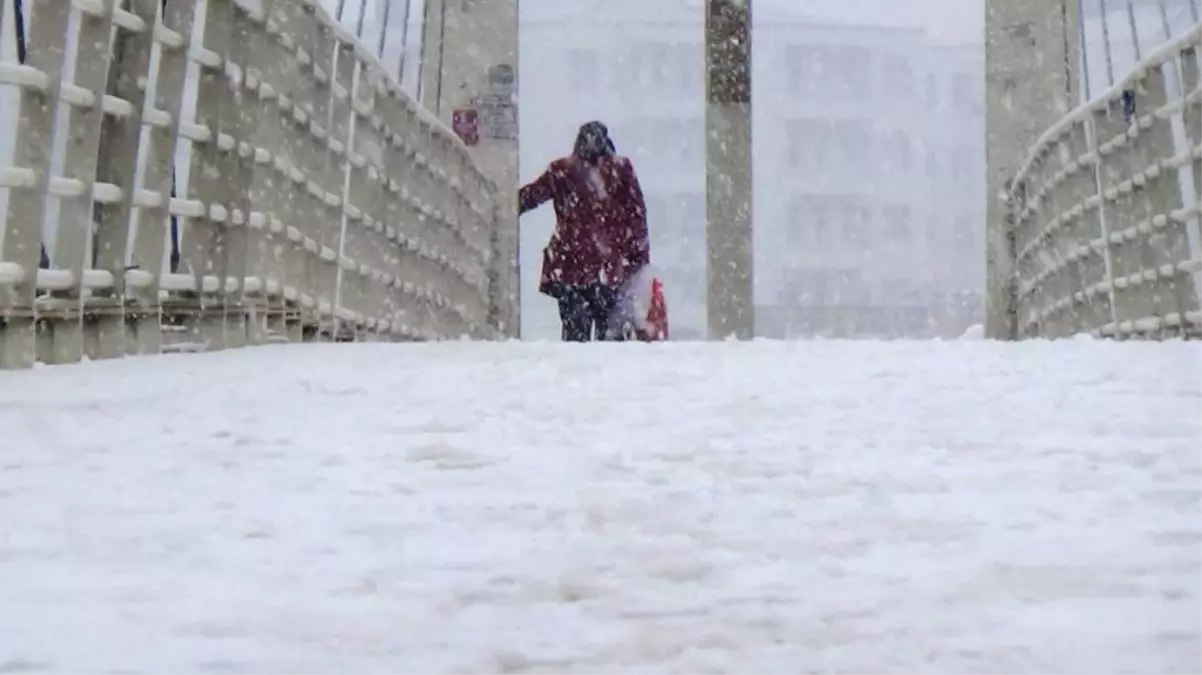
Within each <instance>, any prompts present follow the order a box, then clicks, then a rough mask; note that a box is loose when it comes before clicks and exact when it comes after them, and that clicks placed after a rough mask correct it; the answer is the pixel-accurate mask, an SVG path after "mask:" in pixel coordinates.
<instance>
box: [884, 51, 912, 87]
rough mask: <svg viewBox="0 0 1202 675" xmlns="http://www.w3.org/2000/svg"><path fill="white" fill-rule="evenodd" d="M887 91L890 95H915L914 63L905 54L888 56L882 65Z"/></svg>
mask: <svg viewBox="0 0 1202 675" xmlns="http://www.w3.org/2000/svg"><path fill="white" fill-rule="evenodd" d="M881 79H882V81H883V84H884V86H885V92H886V93H887V94H888V95H890V96H913V95H915V92H914V65H913V64H912V63H911V62H910V59H908V58H906V57H904V56H887V57H885V60H884V63H883V64H882V67H881Z"/></svg>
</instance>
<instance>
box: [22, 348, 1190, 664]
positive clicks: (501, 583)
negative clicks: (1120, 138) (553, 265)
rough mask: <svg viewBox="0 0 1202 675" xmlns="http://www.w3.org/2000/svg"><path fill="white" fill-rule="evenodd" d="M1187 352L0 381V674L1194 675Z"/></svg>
mask: <svg viewBox="0 0 1202 675" xmlns="http://www.w3.org/2000/svg"><path fill="white" fill-rule="evenodd" d="M1200 488H1202V345H1198V344H1182V343H1175V344H1173V343H1170V344H1158V345H1152V344H1111V343H1100V342H1061V343H1024V344H1019V345H1004V344H995V343H989V342H951V343H937V342H929V343H919V342H911V343H906V342H897V343H884V342H881V343H871V342H867V343H853V342H812V343H792V344H786V343H754V344H750V345H746V344H744V345H738V344H675V345H657V346H647V345H612V344H611V345H590V346H581V345H549V344H541V345H540V344H506V345H498V344H469V343H449V344H438V345H402V346H396V345H338V346H332V345H312V346H295V347H287V346H284V347H269V348H257V349H247V350H241V351H237V352H227V353H218V354H204V355H179V356H165V357H156V358H143V359H128V360H123V361H119V362H104V363H91V364H85V365H82V366H70V367H58V368H42V369H39V370H36V371H29V372H18V373H2V372H0V672H23V671H76V672H79V671H88V672H99V671H108V670H123V671H137V672H150V671H155V672H160V671H169V672H180V671H206V672H234V671H238V672H246V671H255V672H263V671H273V672H318V671H325V672H347V673H349V672H369V671H370V672H413V673H416V672H430V671H435V672H449V671H461V672H464V671H466V672H483V671H564V670H567V671H576V672H581V671H588V672H613V671H624V672H669V671H671V672H729V673H734V672H740V673H744V672H807V671H809V672H817V671H825V672H832V671H838V672H855V671H858V672H882V671H887V672H944V673H951V672H1003V671H1004V672H1027V673H1036V672H1075V673H1086V672H1137V671H1139V672H1149V673H1152V672H1157V673H1160V672H1187V671H1194V672H1196V671H1198V670H1199V669H1202V657H1200V655H1199V654H1200V653H1202V637H1200V634H1202V596H1200V592H1202V502H1200V494H1202V490H1200Z"/></svg>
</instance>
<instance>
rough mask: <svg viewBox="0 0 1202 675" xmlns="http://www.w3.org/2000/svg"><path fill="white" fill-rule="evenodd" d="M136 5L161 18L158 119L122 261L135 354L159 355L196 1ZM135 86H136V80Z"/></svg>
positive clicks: (151, 79)
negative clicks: (144, 199) (141, 201)
mask: <svg viewBox="0 0 1202 675" xmlns="http://www.w3.org/2000/svg"><path fill="white" fill-rule="evenodd" d="M136 2H137V3H138V6H139V14H140V15H142V16H151V17H154V16H156V15H157V16H158V17H159V20H158V22H157V23H152V24H151V25H154V26H156V28H155V30H154V35H155V36H156V37H155V41H156V42H158V43H159V51H158V69H157V72H156V73H154V74H148V75H147V82H146V87H147V90H146V94H145V95H146V96H151V97H152V100H153V102H154V111H155V112H154V116H155V118H156V119H155V121H154V123H153V124H150V125H149V128H148V129H147V130H146V134H147V143H148V147H147V149H146V153H145V160H144V164H143V171H142V177H141V182H142V185H143V186H144V190H145V191H146V193H147V195H148V196H152V200H151V201H150V202H148V203H147V204H146V205H145V206H143V207H142V208H139V209H138V210H137V211H136V212H135V214H134V216H135V221H134V224H133V225H131V227H132V228H133V230H132V232H131V237H130V239H129V242H128V247H129V248H128V252H127V253H126V255H125V256H123V261H122V262H123V263H124V260H125V259H128V260H129V263H130V267H131V268H132V269H131V271H130V272H129V273H127V274H126V275H125V283H124V285H123V286H122V290H123V291H124V293H125V294H126V297H127V300H128V304H127V306H126V310H125V311H126V317H127V319H128V320H129V326H130V329H131V330H132V332H133V336H132V342H133V344H132V351H134V352H135V353H138V354H157V353H159V352H160V351H161V350H162V346H163V329H162V318H163V317H162V302H161V300H160V298H159V293H160V290H161V289H162V287H163V279H164V277H165V275H166V274H167V273H168V272H169V271H170V268H169V267H168V264H167V256H168V246H167V232H168V228H169V227H170V215H171V212H172V198H171V186H172V182H173V180H174V172H175V150H176V144H177V142H178V139H179V130H180V118H181V116H182V114H183V100H184V87H185V82H186V79H187V71H188V51H189V47H190V43H191V36H192V33H193V27H194V23H195V18H196V6H197V0H166V2H163V0H136ZM133 84H134V85H135V86H136V84H137V82H136V80H135V82H134V83H133ZM151 92H153V95H152V94H151ZM181 203H182V202H181ZM132 282H136V283H132Z"/></svg>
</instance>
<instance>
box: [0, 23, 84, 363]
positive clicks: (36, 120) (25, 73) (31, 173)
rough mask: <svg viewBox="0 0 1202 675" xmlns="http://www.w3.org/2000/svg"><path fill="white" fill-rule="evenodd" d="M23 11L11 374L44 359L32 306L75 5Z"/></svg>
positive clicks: (8, 313)
mask: <svg viewBox="0 0 1202 675" xmlns="http://www.w3.org/2000/svg"><path fill="white" fill-rule="evenodd" d="M23 9H24V17H23V18H24V28H25V30H26V31H27V32H28V40H26V42H25V44H26V45H27V46H26V50H25V58H24V63H23V64H22V65H23V67H22V68H21V70H20V81H19V82H18V83H17V86H18V89H19V91H20V104H19V107H18V117H17V129H16V135H15V141H14V146H13V159H12V166H13V169H14V171H11V172H10V177H9V180H8V187H9V188H10V189H9V196H8V212H7V213H6V214H5V218H4V228H5V229H4V240H3V243H2V248H0V263H3V264H4V265H5V268H4V276H5V277H6V279H5V287H0V292H2V293H3V296H0V309H2V310H3V314H2V316H3V325H2V327H0V366H2V367H5V368H28V367H30V366H32V365H33V364H34V362H35V361H36V360H37V357H38V340H37V331H36V326H35V309H34V303H35V300H36V298H37V278H38V265H39V263H40V260H41V251H42V248H41V246H42V223H43V221H44V219H45V213H46V190H47V186H48V182H49V173H50V149H51V147H52V145H51V144H52V139H53V135H54V132H55V118H56V115H55V107H56V105H57V104H58V94H59V84H60V81H61V80H62V71H63V57H64V54H65V53H66V43H67V18H68V15H69V11H70V4H68V3H65V2H57V1H55V0H42V1H41V2H24V4H23ZM18 28H19V27H18Z"/></svg>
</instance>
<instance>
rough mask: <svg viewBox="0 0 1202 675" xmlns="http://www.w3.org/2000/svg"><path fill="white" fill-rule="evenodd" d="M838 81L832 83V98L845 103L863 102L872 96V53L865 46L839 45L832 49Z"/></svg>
mask: <svg viewBox="0 0 1202 675" xmlns="http://www.w3.org/2000/svg"><path fill="white" fill-rule="evenodd" d="M831 57H832V59H833V60H834V61H835V63H834V65H835V67H836V68H837V69H838V71H839V77H838V79H837V81H833V82H831V83H830V86H831V87H832V90H831V92H829V93H830V94H831V98H832V99H833V100H836V101H840V102H844V103H862V102H864V101H867V100H869V99H870V98H872V89H873V82H872V54H871V52H869V51H868V50H867V49H865V48H864V47H838V48H835V49H833V50H832V54H831Z"/></svg>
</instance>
